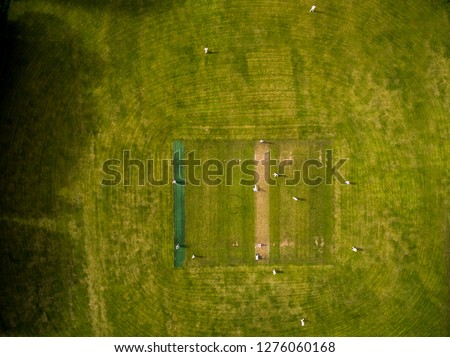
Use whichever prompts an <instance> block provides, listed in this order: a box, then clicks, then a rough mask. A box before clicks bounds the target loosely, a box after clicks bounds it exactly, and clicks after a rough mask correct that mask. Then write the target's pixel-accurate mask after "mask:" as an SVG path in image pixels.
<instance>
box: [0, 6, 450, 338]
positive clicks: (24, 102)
mask: <svg viewBox="0 0 450 357" xmlns="http://www.w3.org/2000/svg"><path fill="white" fill-rule="evenodd" d="M316 5H317V10H318V12H316V13H309V12H308V10H309V8H310V6H311V3H310V2H306V1H303V0H300V1H284V0H283V1H282V0H271V1H268V0H252V1H250V0H228V1H219V0H202V1H190V0H172V1H171V0H154V1H139V0H135V1H128V2H125V1H114V2H113V1H95V2H92V1H86V0H79V1H62V0H39V1H38V0H22V1H12V2H11V6H10V12H9V45H8V48H7V53H8V57H7V60H6V63H5V67H4V69H3V72H2V77H1V83H2V85H1V92H0V93H1V97H0V98H1V99H0V100H1V106H0V145H1V148H2V155H1V159H0V170H1V171H0V172H1V173H2V175H1V179H0V180H1V181H0V187H1V195H0V197H1V198H0V207H1V212H0V257H1V263H0V265H1V269H0V285H1V286H2V287H1V288H0V311H1V312H0V334H1V335H5V336H450V320H449V318H448V316H449V315H450V285H449V280H450V279H449V278H450V230H449V225H450V210H449V208H450V195H449V193H450V192H449V187H450V172H449V166H450V160H449V157H450V144H449V138H450V121H449V117H450V116H449V114H450V101H449V98H450V84H449V77H450V73H449V69H450V43H449V40H448V34H449V33H450V31H449V30H450V24H449V11H450V3H449V2H448V1H445V0H408V1H404V2H398V1H393V0H386V1H381V0H377V1H376V0H367V1H363V2H361V1H358V2H357V1H354V0H350V1H345V2H343V1H337V0H332V1H327V2H322V3H321V2H318V3H316ZM204 47H209V49H210V50H211V51H212V52H213V53H211V54H208V55H205V54H204V51H203V49H204ZM262 138H263V139H267V140H272V141H274V142H277V143H280V145H279V146H278V147H277V148H276V154H277V155H278V156H279V157H285V156H287V155H289V153H290V152H291V151H292V150H294V151H295V155H296V156H298V157H300V158H302V157H306V156H312V157H317V155H318V151H319V150H320V144H323V147H324V148H325V147H330V148H333V152H334V156H335V158H349V161H348V162H347V163H346V164H345V166H344V167H343V169H342V171H341V172H342V173H343V174H344V175H345V177H346V178H348V179H349V180H351V181H354V182H356V183H357V185H349V186H348V185H340V184H338V183H336V182H335V183H334V184H333V185H332V186H323V187H322V186H319V187H316V188H310V187H308V188H307V187H303V186H302V187H300V190H302V191H300V193H299V195H306V198H307V199H308V200H307V201H306V202H299V203H302V204H303V203H305V205H304V206H302V207H298V210H297V211H295V212H293V211H291V210H289V209H288V206H287V204H291V203H292V202H291V201H292V200H291V199H290V198H289V197H290V196H292V195H294V191H295V189H294V188H292V187H284V186H277V187H271V188H270V190H269V192H268V196H266V201H264V202H265V204H268V208H269V209H268V211H264V212H265V213H264V214H267V215H268V216H267V217H269V220H268V221H267V220H266V221H267V222H269V224H268V225H267V226H264V227H265V228H264V229H269V231H268V232H266V236H267V237H270V242H271V244H275V246H274V247H272V246H271V251H270V257H271V261H270V262H267V264H266V263H264V264H256V263H255V262H254V260H253V259H254V249H255V234H256V232H257V231H256V230H258V229H260V228H258V227H261V226H260V225H256V224H255V216H258V217H259V215H257V214H256V212H258V211H257V210H256V207H257V205H256V203H257V202H258V201H256V200H255V195H254V193H253V192H252V191H251V187H250V188H247V187H241V186H237V185H233V186H230V187H220V186H217V187H200V188H198V187H190V186H186V197H185V199H186V202H185V209H186V211H185V229H186V232H185V233H186V248H185V249H186V259H185V264H184V266H183V267H180V268H175V267H174V223H175V222H174V192H173V186H172V185H171V184H168V185H164V186H155V185H149V184H146V185H139V184H138V172H137V169H136V167H133V168H132V171H131V174H130V176H129V178H130V180H131V185H129V186H124V185H117V186H104V185H101V181H102V179H103V178H104V177H105V174H104V173H103V171H102V165H103V162H104V161H105V160H108V159H119V160H121V159H122V153H123V151H124V150H129V151H130V152H131V157H132V158H135V159H141V160H147V159H155V160H160V159H171V158H172V157H173V141H174V140H182V141H183V142H185V145H186V147H185V152H186V153H187V152H188V150H189V148H191V147H195V149H196V150H199V152H201V151H202V150H203V153H204V154H205V155H206V154H208V155H213V154H214V155H217V156H218V158H219V159H222V160H226V159H228V157H229V155H231V154H232V155H234V154H236V155H246V156H247V155H250V156H251V155H252V153H253V152H254V147H255V146H254V145H255V144H256V143H257V141H259V139H262ZM217 142H221V143H222V144H221V145H219V146H217V145H214V143H217ZM296 142H303V143H305V144H301V145H296V146H295V149H292V148H291V147H290V146H291V145H292V143H296ZM227 143H228V144H227ZM306 143H309V144H306ZM196 190H197V191H196ZM295 194H297V193H295ZM229 196H230V197H235V198H234V201H232V202H229V200H228V197H229ZM197 197H201V198H202V199H197ZM267 197H268V198H267ZM213 199H214V200H213ZM227 203H228V204H229V207H228V206H227ZM313 203H315V206H314V207H312V204H313ZM266 206H267V205H266ZM317 207H319V208H317ZM225 209H228V211H227V212H226V213H224V214H223V215H221V216H219V215H217V212H218V211H219V210H225ZM234 212H236V213H234ZM304 217H305V218H304ZM302 218H304V219H305V221H304V224H301V225H300V224H298V225H297V224H296V222H297V221H299V220H300V219H302ZM262 232H263V231H262ZM314 232H318V233H314ZM258 234H259V233H258ZM317 236H323V237H324V241H325V246H324V253H323V255H317V249H316V248H314V247H316V246H315V241H314V239H315V237H317ZM208 237H212V238H211V240H210V239H209V238H208ZM221 237H226V240H224V241H223V243H224V244H223V245H221V244H220V243H221V242H222V239H221ZM234 238H237V239H239V250H233V249H232V248H234V247H230V243H231V244H233V243H234V242H233V239H234ZM328 241H329V242H330V244H328ZM190 242H191V243H190ZM241 242H242V243H241ZM227 244H228V245H227ZM352 246H358V247H362V248H363V249H364V251H362V252H358V253H354V252H352V251H351V247H352ZM305 247H306V248H305ZM193 249H199V252H198V254H199V255H204V256H205V257H210V258H211V259H210V260H208V259H209V258H202V259H203V260H202V259H198V260H195V259H194V260H192V259H191V260H190V256H189V254H190V251H192V250H193ZM200 249H204V252H203V251H201V252H200ZM275 265H276V268H277V269H280V270H282V271H283V274H277V275H276V276H273V275H272V267H274V266H275ZM255 311H257V313H255ZM301 318H306V319H307V324H306V326H304V327H301V326H300V319H301Z"/></svg>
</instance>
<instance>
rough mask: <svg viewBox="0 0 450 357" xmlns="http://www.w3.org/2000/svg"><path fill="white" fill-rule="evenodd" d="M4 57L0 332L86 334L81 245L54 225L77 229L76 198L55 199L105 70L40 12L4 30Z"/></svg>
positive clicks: (71, 176)
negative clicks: (92, 94)
mask: <svg viewBox="0 0 450 357" xmlns="http://www.w3.org/2000/svg"><path fill="white" fill-rule="evenodd" d="M6 50H7V57H6V60H5V66H4V68H3V72H2V75H1V81H0V148H1V150H2V155H1V157H0V170H1V172H2V175H1V177H0V229H1V236H2V239H1V240H0V257H1V262H0V279H1V280H0V281H1V286H2V289H0V311H1V312H0V335H9V336H22V335H24V336H46V335H60V334H66V335H67V334H73V335H91V334H92V331H91V327H90V326H91V324H90V322H89V321H88V320H86V319H85V320H83V317H82V316H89V311H87V312H86V311H84V310H83V309H88V301H87V292H86V287H85V285H84V283H83V282H82V280H85V279H84V277H83V276H84V269H85V262H84V257H85V254H84V250H83V249H84V248H83V247H84V246H83V240H81V241H79V242H75V241H74V240H73V238H72V237H71V235H70V232H65V229H66V228H65V227H66V226H63V227H61V228H60V229H57V228H56V227H57V226H58V222H61V221H62V220H63V219H64V218H61V217H65V216H68V217H70V220H74V222H75V221H76V219H77V218H76V217H79V216H80V213H79V212H80V209H81V208H80V205H82V204H83V202H82V198H80V197H81V196H80V195H78V194H77V193H76V192H72V191H70V192H69V194H70V195H71V196H70V197H73V200H71V199H68V198H67V197H66V196H64V197H62V196H61V195H60V194H59V193H60V192H61V190H63V189H66V187H72V185H73V182H74V181H75V180H77V179H78V175H79V165H80V162H82V161H83V160H85V158H86V157H89V147H90V145H91V142H93V140H95V137H96V135H97V134H98V131H99V124H98V123H97V120H96V115H95V112H94V110H93V108H95V103H93V101H92V99H91V97H90V95H89V93H90V92H91V90H92V89H93V88H95V86H96V85H97V84H98V82H99V81H100V80H101V78H102V73H103V71H102V68H103V67H104V65H103V63H102V62H101V61H100V60H99V57H98V56H97V55H96V54H95V53H92V52H89V51H87V50H86V49H85V48H84V47H83V43H82V39H81V38H80V37H79V34H78V33H77V32H76V30H74V29H72V28H71V27H70V26H68V25H67V24H66V23H65V22H64V21H62V20H61V19H59V18H57V17H55V16H52V15H46V14H41V13H25V14H23V16H21V17H19V18H18V19H17V20H15V21H14V22H11V23H9V25H8V37H7V47H6ZM77 224H78V225H79V226H82V224H83V223H82V222H80V223H77ZM47 226H48V227H47ZM76 306H82V307H79V308H76ZM77 309H78V310H77ZM80 309H81V310H80ZM80 311H81V312H80Z"/></svg>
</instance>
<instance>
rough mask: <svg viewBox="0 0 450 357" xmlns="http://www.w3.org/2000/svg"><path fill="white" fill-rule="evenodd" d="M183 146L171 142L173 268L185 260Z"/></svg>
mask: <svg viewBox="0 0 450 357" xmlns="http://www.w3.org/2000/svg"><path fill="white" fill-rule="evenodd" d="M182 160H184V145H183V142H182V141H180V140H175V141H174V142H173V170H174V180H175V182H174V183H172V185H173V200H174V202H173V207H174V209H173V210H174V234H175V236H174V259H175V267H181V266H183V263H184V259H185V202H184V201H185V176H184V175H185V174H184V166H182V162H181V161H182Z"/></svg>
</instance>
